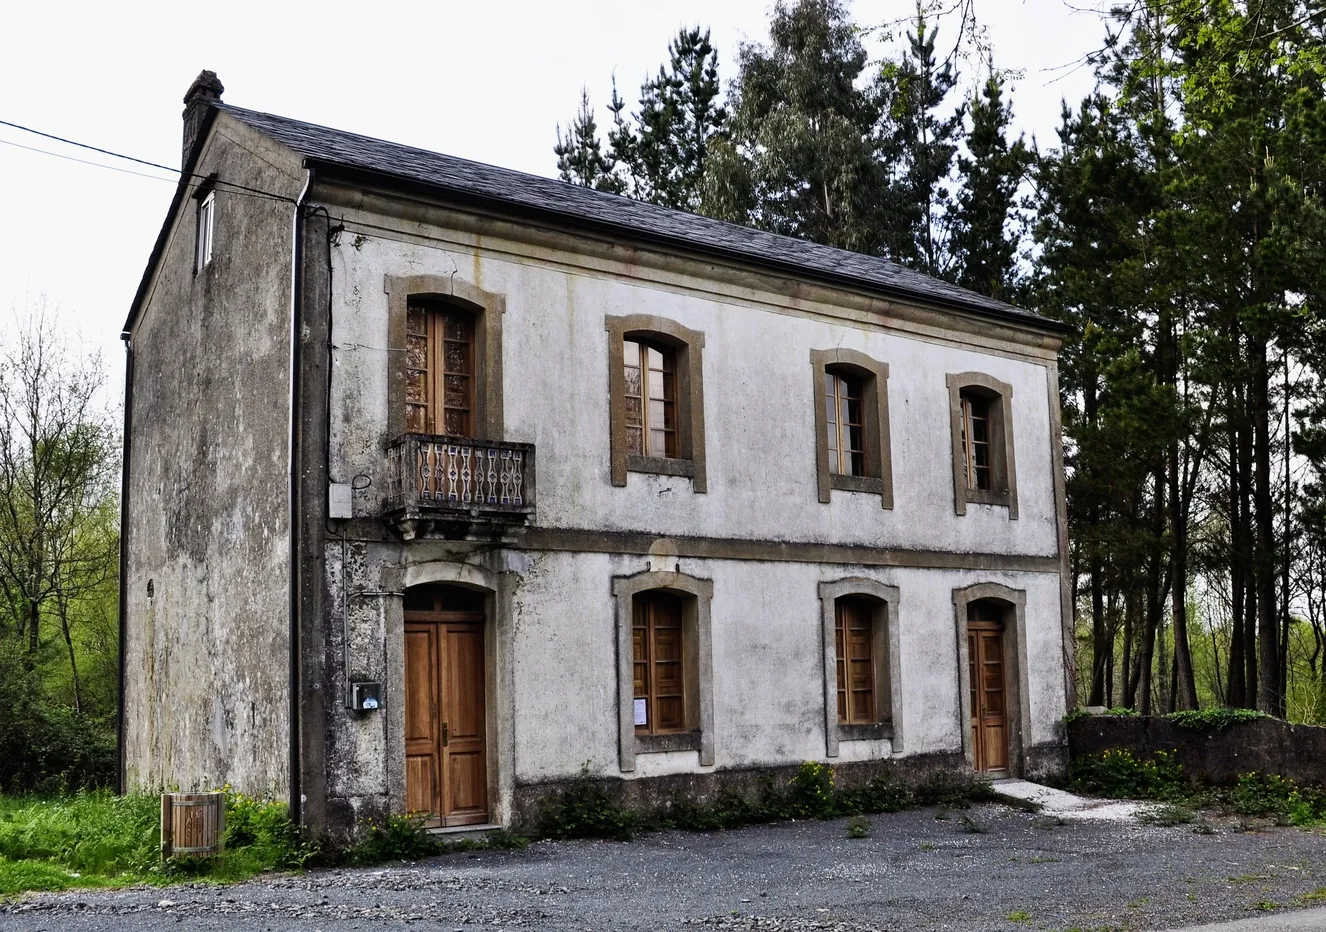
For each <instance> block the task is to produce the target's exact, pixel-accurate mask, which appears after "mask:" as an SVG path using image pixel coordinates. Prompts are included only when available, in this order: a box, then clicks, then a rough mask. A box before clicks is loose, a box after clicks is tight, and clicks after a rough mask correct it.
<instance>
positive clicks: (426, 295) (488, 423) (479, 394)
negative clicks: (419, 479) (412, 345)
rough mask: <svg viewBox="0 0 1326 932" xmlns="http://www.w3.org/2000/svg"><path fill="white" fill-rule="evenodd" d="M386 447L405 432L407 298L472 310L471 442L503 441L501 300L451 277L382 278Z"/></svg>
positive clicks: (405, 276)
mask: <svg viewBox="0 0 1326 932" xmlns="http://www.w3.org/2000/svg"><path fill="white" fill-rule="evenodd" d="M383 278H384V280H383V286H382V290H383V291H384V292H386V294H387V346H389V347H390V348H391V350H390V351H389V352H388V353H387V436H386V438H385V440H386V442H387V443H391V442H393V441H394V440H395V439H396V438H398V437H400V436H402V435H403V434H404V433H405V381H406V372H405V345H406V340H405V325H406V315H407V313H408V309H409V305H410V301H411V299H427V300H431V301H437V302H441V303H447V304H452V305H455V306H457V307H461V308H464V309H465V310H468V311H470V312H472V313H473V314H474V316H475V321H474V342H475V346H474V361H475V390H474V403H475V411H474V418H473V425H472V430H473V433H474V439H476V440H503V439H505V436H504V434H505V423H504V411H503V405H502V319H503V318H504V317H505V316H506V297H505V296H503V295H500V294H496V293H494V292H491V291H484V290H483V289H482V288H478V287H475V286H474V285H471V284H470V283H469V282H467V281H464V280H463V279H458V278H456V276H454V275H386V276H384V277H383Z"/></svg>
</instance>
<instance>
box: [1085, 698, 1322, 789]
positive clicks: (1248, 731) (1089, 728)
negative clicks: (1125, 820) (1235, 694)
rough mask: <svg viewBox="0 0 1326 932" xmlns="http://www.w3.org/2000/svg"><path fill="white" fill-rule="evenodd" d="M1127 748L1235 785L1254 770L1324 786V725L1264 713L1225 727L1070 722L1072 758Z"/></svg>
mask: <svg viewBox="0 0 1326 932" xmlns="http://www.w3.org/2000/svg"><path fill="white" fill-rule="evenodd" d="M1110 748H1126V749H1127V750H1129V751H1132V752H1133V754H1135V755H1137V756H1139V757H1150V756H1151V755H1152V754H1154V753H1155V752H1156V751H1169V752H1173V753H1174V754H1176V755H1177V756H1178V760H1179V763H1180V764H1182V765H1183V769H1184V771H1185V772H1186V773H1187V774H1188V776H1189V777H1191V778H1192V779H1194V780H1198V781H1200V782H1203V783H1212V784H1232V783H1235V782H1237V781H1238V778H1239V775H1240V774H1245V773H1248V772H1250V771H1257V772H1259V773H1275V774H1279V775H1281V776H1283V777H1286V778H1288V779H1290V780H1293V781H1294V782H1295V783H1299V784H1315V785H1326V728H1318V727H1313V726H1311V725H1290V724H1288V723H1287V722H1282V721H1280V720H1279V719H1273V718H1263V719H1258V720H1256V721H1251V722H1240V723H1237V724H1234V725H1231V726H1229V727H1228V728H1225V729H1224V730H1222V731H1208V730H1199V729H1194V728H1183V727H1180V726H1179V725H1177V724H1175V723H1174V722H1172V721H1169V720H1168V719H1163V718H1141V717H1137V718H1123V717H1119V716H1113V715H1093V716H1091V717H1090V718H1083V719H1079V720H1077V721H1075V722H1073V723H1072V724H1071V725H1069V726H1068V752H1069V757H1070V760H1077V759H1078V758H1081V757H1084V756H1087V755H1092V754H1100V753H1101V752H1103V751H1106V750H1108V749H1110Z"/></svg>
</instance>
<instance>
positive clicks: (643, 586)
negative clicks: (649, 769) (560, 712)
mask: <svg viewBox="0 0 1326 932" xmlns="http://www.w3.org/2000/svg"><path fill="white" fill-rule="evenodd" d="M612 594H613V596H614V598H615V599H616V602H617V610H616V617H617V687H618V696H619V703H620V705H619V715H620V717H619V720H618V722H619V729H620V730H619V736H618V742H619V743H618V751H619V753H620V755H621V756H620V765H621V769H622V771H623V772H630V771H633V770H635V758H636V755H637V754H651V753H661V752H666V751H698V752H699V757H698V760H699V763H700V766H702V767H707V766H710V765H712V764H713V763H714V687H713V663H714V660H713V639H712V636H711V627H710V614H709V603H710V601H711V600H712V599H713V596H714V585H713V583H712V582H711V581H710V580H708V579H699V578H697V577H694V576H688V575H686V574H685V573H679V572H662V571H655V570H649V571H647V572H644V573H637V574H636V575H634V576H618V577H616V578H614V579H613V581H612Z"/></svg>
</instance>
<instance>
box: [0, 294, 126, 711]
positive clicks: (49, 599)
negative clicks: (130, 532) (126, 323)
mask: <svg viewBox="0 0 1326 932" xmlns="http://www.w3.org/2000/svg"><path fill="white" fill-rule="evenodd" d="M16 317H17V319H16V320H15V324H14V327H13V337H12V339H11V340H9V341H7V345H6V346H5V348H4V349H2V350H0V595H3V597H4V600H5V605H4V607H3V609H4V612H5V614H6V615H7V616H8V617H7V621H8V625H7V628H6V630H5V631H4V632H3V633H4V634H7V635H9V636H11V637H13V638H14V639H16V640H18V641H20V642H22V641H26V652H27V656H28V661H27V663H28V668H29V670H30V671H31V670H32V669H33V668H34V667H35V664H36V658H37V653H38V650H39V649H40V647H41V644H42V630H41V627H42V622H43V618H44V617H48V616H49V615H50V614H51V613H54V615H55V617H56V618H57V619H58V620H59V624H60V633H61V635H62V636H63V639H64V641H65V646H66V648H67V651H68V655H69V663H70V673H71V675H72V680H73V687H74V705H75V708H79V707H81V704H82V697H81V689H80V684H79V678H78V664H77V657H76V651H75V649H74V638H73V634H72V631H71V616H70V606H71V604H72V603H73V602H75V601H76V600H77V599H78V598H79V597H80V596H82V595H83V594H85V593H86V592H89V591H91V590H92V589H93V588H95V587H98V586H104V585H105V584H106V583H107V582H108V581H109V580H110V579H111V577H112V576H113V574H114V572H115V560H116V544H115V541H116V539H117V534H118V529H117V528H116V527H115V519H114V508H113V503H114V497H115V494H116V493H115V478H116V476H117V474H118V466H119V463H118V460H117V445H116V442H115V437H116V428H115V426H114V422H113V420H112V418H111V415H110V412H109V411H108V410H107V408H106V407H105V405H104V404H103V399H102V388H103V387H104V384H105V373H104V370H103V368H102V365H101V361H100V359H99V358H98V357H97V356H96V355H91V356H88V355H79V354H76V353H74V352H73V351H71V349H70V347H69V346H68V344H67V342H66V341H65V340H64V339H63V338H62V336H61V334H60V331H59V328H58V325H57V321H56V317H55V315H54V314H52V313H51V312H49V311H48V309H47V307H46V306H45V304H44V302H43V303H41V304H40V305H38V307H37V308H36V309H35V311H33V312H32V313H29V314H27V315H21V316H20V315H16ZM108 508H109V511H110V513H109V514H108V513H107V511H108Z"/></svg>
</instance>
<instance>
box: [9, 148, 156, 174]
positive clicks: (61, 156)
mask: <svg viewBox="0 0 1326 932" xmlns="http://www.w3.org/2000/svg"><path fill="white" fill-rule="evenodd" d="M0 143H3V144H4V145H6V146H13V147H14V148H15V149H26V150H27V151H29V152H36V153H37V154H38V155H51V156H54V157H55V158H57V159H66V160H68V161H70V162H77V163H78V164H80V165H91V166H92V167H93V168H106V169H110V170H111V171H113V172H122V173H123V174H126V175H136V176H137V177H139V178H151V179H152V180H153V181H174V180H175V179H173V178H162V177H161V176H160V175H149V174H148V173H147V172H136V171H131V170H130V169H128V168H116V167H115V166H114V165H107V164H106V163H105V162H93V161H89V160H88V159H76V158H74V157H73V156H72V155H64V154H63V153H60V152H52V151H50V150H49V149H38V148H36V147H34V146H25V145H23V144H22V143H21V142H11V141H10V140H8V139H0Z"/></svg>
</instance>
